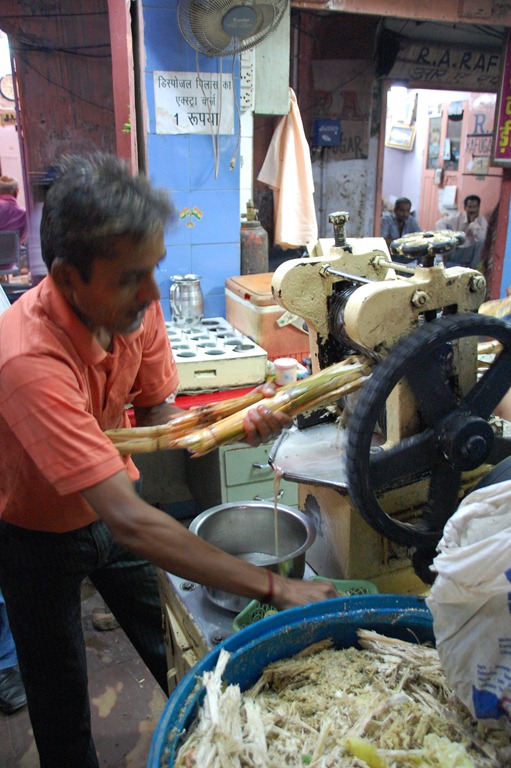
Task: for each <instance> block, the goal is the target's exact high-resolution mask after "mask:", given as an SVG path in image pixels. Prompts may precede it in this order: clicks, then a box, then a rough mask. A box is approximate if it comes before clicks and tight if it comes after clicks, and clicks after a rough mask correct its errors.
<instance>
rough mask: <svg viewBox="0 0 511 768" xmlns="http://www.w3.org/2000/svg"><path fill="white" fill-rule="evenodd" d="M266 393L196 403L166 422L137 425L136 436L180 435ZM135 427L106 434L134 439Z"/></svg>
mask: <svg viewBox="0 0 511 768" xmlns="http://www.w3.org/2000/svg"><path fill="white" fill-rule="evenodd" d="M263 398H264V395H263V393H262V392H261V390H260V389H253V390H252V391H251V392H248V393H247V394H245V395H242V396H241V397H231V398H230V399H229V400H224V401H222V402H220V403H205V404H204V405H194V406H193V407H192V408H189V410H187V411H182V412H181V413H177V414H176V415H175V416H173V417H172V418H171V419H170V421H168V422H167V423H166V424H157V425H155V426H153V427H136V438H135V439H145V438H147V437H161V436H162V435H168V436H171V437H179V435H184V434H186V433H187V432H190V431H191V430H193V429H196V428H197V427H205V426H207V425H208V424H213V423H214V422H215V421H219V420H220V419H224V418H225V417H226V416H230V415H231V414H233V413H236V411H239V410H240V409H241V408H245V407H247V406H251V405H255V404H256V403H258V402H259V401H260V400H263ZM133 432H134V429H133V427H127V428H124V429H110V430H108V431H107V432H106V433H105V434H106V435H108V437H109V438H110V439H111V441H112V442H113V443H122V442H124V441H125V440H131V439H133V437H134V435H133Z"/></svg>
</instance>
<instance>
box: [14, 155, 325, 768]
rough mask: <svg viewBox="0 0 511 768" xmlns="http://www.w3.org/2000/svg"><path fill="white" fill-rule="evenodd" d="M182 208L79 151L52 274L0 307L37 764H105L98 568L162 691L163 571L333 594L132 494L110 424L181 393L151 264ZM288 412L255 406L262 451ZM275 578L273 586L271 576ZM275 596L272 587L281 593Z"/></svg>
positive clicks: (130, 473)
mask: <svg viewBox="0 0 511 768" xmlns="http://www.w3.org/2000/svg"><path fill="white" fill-rule="evenodd" d="M171 214H172V207H171V205H170V202H169V200H168V198H167V196H166V194H165V193H164V192H163V191H161V190H160V191H159V190H155V189H152V188H151V187H150V185H149V183H148V181H147V180H146V179H145V178H144V177H143V176H135V177H133V176H131V175H130V174H129V173H128V171H127V170H126V168H125V167H124V165H123V164H121V163H120V162H119V161H118V160H116V159H115V158H113V157H111V156H109V155H103V154H96V155H93V156H91V157H87V158H80V157H71V158H67V160H65V161H64V162H63V163H62V164H61V165H60V167H59V169H58V174H57V178H56V180H55V181H54V183H53V185H52V187H51V188H50V189H49V191H48V193H47V196H46V199H45V204H44V209H43V215H42V222H41V245H42V253H43V257H44V261H45V264H46V266H47V268H48V273H49V274H48V277H46V278H45V279H44V280H43V281H42V282H41V283H40V284H39V285H38V286H36V287H35V288H33V289H31V290H30V291H28V292H27V293H25V294H24V295H23V296H22V297H21V298H20V299H19V300H18V301H17V302H16V303H15V304H14V305H13V306H12V307H11V308H10V309H8V310H7V311H5V312H4V313H3V315H2V316H1V318H0V478H1V479H0V518H1V519H0V583H1V585H2V590H3V593H4V597H5V601H6V606H7V611H8V615H9V622H10V625H11V630H12V634H13V637H14V641H15V644H16V649H17V652H18V660H19V666H20V670H21V674H22V678H23V682H24V684H25V689H26V693H27V700H28V707H29V713H30V718H31V722H32V726H33V731H34V736H35V740H36V744H37V748H38V751H39V757H40V763H41V768H97V766H98V760H97V756H96V751H95V747H94V742H93V739H92V735H91V727H90V708H89V700H88V694H87V674H86V665H85V647H84V638H83V631H82V625H81V616H80V585H81V583H82V581H83V579H84V578H85V577H87V576H88V577H89V578H90V579H91V580H92V582H93V583H94V584H95V586H96V588H97V589H98V591H99V592H100V594H101V595H102V596H103V598H104V599H105V601H106V603H107V604H108V606H109V607H110V609H111V610H112V612H113V614H114V615H115V617H116V619H117V620H118V621H119V623H120V625H121V626H122V628H123V629H124V631H125V632H126V634H127V635H128V637H129V638H130V640H131V641H132V642H133V644H134V646H135V647H136V648H137V650H138V652H139V653H140V655H141V656H142V658H143V659H144V661H145V663H146V664H147V666H148V667H149V669H150V670H151V671H152V673H153V674H154V676H155V677H156V679H157V680H158V681H159V682H160V685H161V686H162V688H163V689H165V688H166V671H167V665H166V660H165V652H164V638H163V632H162V629H161V608H160V604H159V595H158V589H157V584H156V576H155V571H154V567H153V565H150V563H149V562H148V561H151V563H153V564H156V565H158V566H161V567H162V568H164V569H165V570H167V571H172V572H173V573H176V574H178V575H180V576H182V577H183V578H187V579H190V580H192V581H196V582H199V583H202V584H205V585H208V586H214V587H217V588H219V589H222V590H227V591H230V592H236V593H237V594H240V595H244V596H247V597H251V598H259V599H268V598H269V597H271V599H272V602H273V603H274V604H275V605H276V606H277V607H280V608H286V607H290V606H294V605H300V604H305V603H308V602H311V601H314V600H319V599H325V598H327V597H334V596H335V594H336V593H335V590H334V587H333V585H332V584H330V583H329V582H326V583H325V582H311V581H302V580H297V579H286V578H284V577H281V576H277V575H276V576H275V577H274V579H272V578H270V577H269V576H268V573H267V572H266V571H265V570H264V569H261V568H258V567H256V566H254V565H251V564H250V563H248V562H243V561H240V560H239V559H237V558H234V557H232V556H230V555H227V554H226V553H224V552H222V551H221V550H219V549H217V548H216V547H213V546H211V545H210V544H208V543H207V542H206V541H204V540H202V539H200V538H198V537H196V536H195V535H194V534H192V533H190V531H188V530H187V529H186V528H185V527H184V526H182V525H181V524H180V523H178V522H177V521H175V520H174V519H173V518H172V517H170V516H168V515H166V514H165V513H163V512H161V511H159V510H157V509H155V508H153V507H151V506H150V505H149V504H147V503H145V502H144V501H143V500H142V499H141V498H140V497H139V496H138V495H137V494H136V492H135V490H134V487H133V481H134V480H136V478H137V475H138V473H137V470H136V467H135V465H134V464H133V462H132V461H131V459H130V458H122V457H121V456H120V455H119V454H118V452H117V450H116V449H115V447H114V446H113V444H112V443H111V441H110V440H109V438H108V437H107V436H105V434H104V431H105V430H108V429H114V428H118V427H121V426H127V425H128V422H127V416H126V410H125V405H126V404H127V403H132V404H133V406H134V409H135V414H136V420H137V424H138V425H151V424H158V423H164V422H166V421H168V420H169V418H171V416H172V414H173V413H174V412H175V408H174V406H173V405H172V396H173V394H174V392H175V390H176V388H177V385H178V379H177V371H176V367H175V365H174V363H173V360H172V355H171V350H170V345H169V343H168V339H167V334H166V329H165V324H164V321H163V315H162V311H161V306H160V303H159V301H158V299H159V290H158V287H157V284H156V282H155V277H154V270H155V268H156V267H157V265H158V264H159V263H160V262H161V261H162V259H163V258H164V256H165V245H164V228H165V225H166V223H167V222H168V221H169V219H170V217H171ZM286 425H287V418H286V417H284V416H282V415H272V414H271V413H270V412H268V411H267V409H265V408H264V407H262V406H260V407H258V408H254V409H253V410H252V411H251V412H250V414H249V416H248V417H247V418H246V420H245V422H244V426H245V432H246V438H247V440H248V441H249V442H251V443H252V444H257V442H258V441H260V440H261V439H266V438H268V437H270V436H271V435H272V434H276V433H278V432H279V431H280V430H281V429H282V427H283V426H286ZM272 582H273V583H272ZM270 592H271V595H270V594H269V593H270Z"/></svg>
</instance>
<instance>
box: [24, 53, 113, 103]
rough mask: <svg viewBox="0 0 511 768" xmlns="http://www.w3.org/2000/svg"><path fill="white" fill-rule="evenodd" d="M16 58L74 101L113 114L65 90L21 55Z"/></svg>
mask: <svg viewBox="0 0 511 768" xmlns="http://www.w3.org/2000/svg"><path fill="white" fill-rule="evenodd" d="M18 58H19V59H20V60H21V61H23V63H24V65H25V66H26V67H27V68H28V69H32V70H33V71H34V72H35V73H36V74H38V75H39V77H42V78H43V80H46V81H47V82H48V83H50V84H51V85H54V86H55V87H56V88H60V89H61V90H62V91H65V92H66V93H69V94H70V95H71V96H72V97H73V98H74V99H77V101H82V102H84V103H85V104H89V105H90V106H91V107H95V108H96V109H104V110H106V111H107V112H111V113H112V114H113V112H114V110H113V107H108V106H105V105H104V104H99V103H98V102H95V101H91V100H90V99H86V98H84V97H83V96H80V95H79V94H77V93H75V92H74V91H72V90H71V89H70V88H66V86H65V85H62V83H58V82H56V81H55V80H52V79H51V78H50V77H48V75H45V74H44V73H43V72H41V71H40V70H39V69H37V67H35V66H34V65H33V64H32V63H31V62H29V61H27V60H26V58H24V57H23V56H22V55H19V56H18Z"/></svg>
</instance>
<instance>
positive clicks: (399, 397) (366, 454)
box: [270, 212, 511, 592]
mask: <svg viewBox="0 0 511 768" xmlns="http://www.w3.org/2000/svg"><path fill="white" fill-rule="evenodd" d="M348 219H349V214H348V213H347V212H337V213H333V214H331V215H330V217H329V220H330V222H331V223H332V224H333V228H334V238H333V239H324V240H319V241H318V242H317V243H316V244H314V245H313V247H310V248H309V249H308V250H309V255H308V256H306V257H304V258H302V259H293V260H290V261H287V262H285V263H284V264H283V265H281V266H280V267H278V269H277V270H276V271H275V273H274V276H273V282H272V292H273V295H274V298H275V300H276V301H277V302H278V303H279V304H280V305H281V306H282V307H284V308H285V309H286V310H288V311H289V312H292V313H293V314H295V315H298V316H299V317H301V318H303V319H304V322H305V323H306V326H307V328H308V332H309V340H310V349H311V358H312V368H313V371H317V370H318V369H320V368H325V367H326V366H328V365H330V364H332V363H334V362H339V361H341V360H343V359H344V358H348V357H349V356H350V355H352V354H358V355H363V356H367V358H369V359H370V360H371V361H372V362H373V367H372V373H371V375H370V376H369V377H368V379H367V381H365V382H364V383H362V385H361V387H360V389H359V390H358V391H357V392H356V393H354V394H352V395H348V396H347V397H345V398H343V399H342V400H341V401H340V402H338V403H337V404H336V405H335V407H334V408H329V409H327V410H326V411H323V412H321V413H316V414H314V415H313V416H315V418H309V419H308V418H304V419H302V427H303V428H302V429H297V428H295V427H294V428H292V429H291V430H289V431H288V432H286V433H284V434H283V435H282V436H281V438H279V440H278V441H277V442H276V444H275V445H274V447H273V449H272V451H271V454H270V463H271V464H272V466H273V468H274V469H275V470H276V471H277V472H278V473H280V474H281V475H283V476H284V477H285V478H286V479H288V480H294V481H296V482H298V483H300V492H299V504H300V507H301V508H302V509H305V510H306V511H307V512H308V513H309V514H310V515H311V516H312V517H313V519H314V522H315V524H316V528H317V531H318V536H317V539H316V542H315V544H314V545H313V547H312V549H311V550H310V551H309V552H308V562H309V563H310V564H311V565H312V567H313V568H315V569H316V570H317V571H318V572H319V573H321V574H322V575H324V576H328V577H330V578H340V579H359V578H363V579H371V580H373V581H374V582H375V583H376V584H377V586H379V587H380V590H381V591H387V592H389V591H395V592H411V591H416V590H417V589H420V588H422V589H424V582H426V583H427V582H428V581H430V580H431V578H430V577H431V573H430V569H429V564H430V562H431V559H432V557H433V554H434V551H435V547H436V544H437V543H438V541H439V540H440V538H441V535H442V531H443V527H444V525H445V522H446V521H447V519H448V518H449V517H450V516H451V515H452V514H453V512H454V511H455V509H456V508H457V506H458V504H459V502H460V500H461V499H462V498H463V496H464V495H466V494H467V493H468V492H469V491H470V490H472V489H473V487H474V486H475V485H476V484H477V483H478V482H479V481H480V480H481V479H482V478H483V477H484V476H485V475H486V474H487V472H488V471H489V470H490V469H491V468H492V466H494V465H495V464H496V463H497V462H498V461H500V460H501V459H502V458H504V457H506V456H507V455H508V454H509V453H511V441H509V440H508V438H507V434H506V429H505V424H506V423H505V422H503V421H502V420H499V419H495V418H494V417H493V416H492V414H493V410H494V408H495V407H496V406H497V404H498V403H499V402H500V400H501V399H502V397H503V396H504V394H505V393H506V392H507V390H508V389H509V387H510V386H511V325H508V324H507V323H506V322H504V321H503V320H499V319H497V318H495V317H489V316H485V315H483V314H481V313H480V312H479V311H478V310H479V307H480V306H481V304H482V303H483V302H484V298H485V291H486V283H485V280H484V277H483V275H482V274H481V273H480V272H478V271H477V270H474V269H467V268H463V267H450V268H445V267H444V265H443V262H442V256H443V254H445V253H447V252H449V251H450V250H452V249H453V248H455V247H458V246H459V245H460V244H461V243H462V242H463V240H464V237H465V236H464V234H463V233H462V232H450V231H446V230H441V231H435V232H423V233H417V234H413V235H406V236H405V237H402V238H400V239H398V240H395V241H393V242H392V243H391V244H390V246H389V247H387V244H386V242H385V240H384V239H383V238H349V239H348V238H346V223H347V221H348ZM481 350H482V351H481Z"/></svg>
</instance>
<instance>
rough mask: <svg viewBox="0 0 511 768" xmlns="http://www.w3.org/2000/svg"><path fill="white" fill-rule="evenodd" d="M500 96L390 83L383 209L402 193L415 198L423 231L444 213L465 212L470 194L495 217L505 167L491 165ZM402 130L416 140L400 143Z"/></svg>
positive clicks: (432, 226)
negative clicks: (477, 198) (464, 201)
mask: <svg viewBox="0 0 511 768" xmlns="http://www.w3.org/2000/svg"><path fill="white" fill-rule="evenodd" d="M495 109H496V94H494V93H479V92H475V93H472V92H465V91H445V90H428V89H419V88H405V87H399V86H391V87H390V88H389V90H388V91H387V116H386V133H385V136H386V141H385V151H384V159H383V172H382V200H383V207H384V210H392V208H393V203H394V201H395V199H396V198H397V197H408V198H409V199H410V200H411V201H412V208H413V210H414V211H415V214H416V217H417V218H418V221H419V224H420V226H421V229H422V230H427V229H435V228H436V223H437V221H438V220H439V219H440V218H441V217H442V216H443V215H445V214H447V215H450V214H452V213H454V212H456V211H458V210H463V200H464V198H465V197H466V196H467V195H472V194H475V195H478V196H479V197H480V198H481V214H482V215H483V216H485V217H486V218H487V219H488V220H490V218H491V216H492V213H493V211H494V210H495V208H496V206H497V203H498V200H499V195H500V188H501V183H502V169H501V168H495V167H492V166H491V165H490V157H491V147H492V140H493V126H494V119H495ZM399 129H401V134H402V135H403V136H405V135H407V131H408V135H409V136H410V135H413V141H409V142H405V141H402V143H401V145H400V146H396V143H395V141H393V137H394V136H396V135H398V133H397V131H398V130H399Z"/></svg>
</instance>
